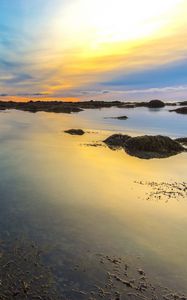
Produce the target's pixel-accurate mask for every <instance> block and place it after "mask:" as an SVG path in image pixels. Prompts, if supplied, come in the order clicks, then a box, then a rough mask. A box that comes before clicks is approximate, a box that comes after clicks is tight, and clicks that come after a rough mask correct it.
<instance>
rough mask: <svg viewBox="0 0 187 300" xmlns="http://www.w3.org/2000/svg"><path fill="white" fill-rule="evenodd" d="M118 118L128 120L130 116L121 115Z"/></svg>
mask: <svg viewBox="0 0 187 300" xmlns="http://www.w3.org/2000/svg"><path fill="white" fill-rule="evenodd" d="M116 119H118V120H127V119H128V117H127V116H120V117H117V118H116Z"/></svg>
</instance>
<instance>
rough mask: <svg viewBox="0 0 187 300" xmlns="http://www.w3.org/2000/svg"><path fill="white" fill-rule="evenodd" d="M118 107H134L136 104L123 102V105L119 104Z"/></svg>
mask: <svg viewBox="0 0 187 300" xmlns="http://www.w3.org/2000/svg"><path fill="white" fill-rule="evenodd" d="M119 107H121V108H135V107H136V104H134V103H127V104H126V103H125V104H123V105H121V106H119Z"/></svg>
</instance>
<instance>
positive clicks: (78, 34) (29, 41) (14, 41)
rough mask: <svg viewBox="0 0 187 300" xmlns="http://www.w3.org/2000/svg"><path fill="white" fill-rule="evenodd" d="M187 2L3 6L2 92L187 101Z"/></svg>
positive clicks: (112, 0) (12, 2) (40, 0)
mask: <svg viewBox="0 0 187 300" xmlns="http://www.w3.org/2000/svg"><path fill="white" fill-rule="evenodd" d="M186 14H187V0H157V1H155V0H0V94H8V95H16V96H23V95H26V96H30V97H32V96H36V94H37V97H39V96H42V97H45V96H46V97H53V96H59V97H67V98H68V97H69V98H71V97H72V98H73V97H75V98H76V97H77V98H80V99H91V98H92V97H95V98H97V99H102V100H103V99H106V100H116V99H117V100H121V99H129V100H130V99H137V100H138V99H145V100H146V99H150V98H162V99H170V100H175V99H186V98H185V97H186V95H187V18H186Z"/></svg>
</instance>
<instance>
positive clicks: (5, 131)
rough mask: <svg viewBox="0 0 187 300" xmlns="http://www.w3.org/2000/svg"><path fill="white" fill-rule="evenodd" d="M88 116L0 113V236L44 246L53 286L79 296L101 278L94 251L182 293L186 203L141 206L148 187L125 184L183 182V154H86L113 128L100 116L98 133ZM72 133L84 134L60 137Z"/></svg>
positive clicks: (102, 150)
mask: <svg viewBox="0 0 187 300" xmlns="http://www.w3.org/2000/svg"><path fill="white" fill-rule="evenodd" d="M111 112H113V111H112V110H111ZM91 113H92V112H91V111H88V113H87V117H86V113H85V112H84V113H83V114H82V113H81V114H79V115H55V114H47V113H38V114H30V113H25V112H17V111H12V112H9V113H6V114H1V120H0V124H1V127H0V131H1V147H0V191H1V200H0V203H1V211H0V228H1V235H0V238H1V239H2V240H5V241H6V240H11V238H15V237H16V236H20V235H22V234H24V235H26V236H27V237H29V239H31V240H34V241H36V242H37V243H39V245H42V247H43V246H49V245H50V246H51V251H50V254H49V255H47V256H46V260H47V262H48V263H49V264H50V265H53V268H54V270H55V274H56V275H57V276H58V280H59V285H60V286H61V288H62V289H65V284H66V285H68V284H70V281H72V282H74V283H76V284H77V286H78V287H79V286H80V287H81V288H84V289H86V288H88V286H90V285H94V284H95V283H96V282H97V281H98V278H100V279H102V278H103V276H104V274H103V273H102V269H101V266H100V263H99V261H98V258H97V256H96V254H98V253H100V254H101V253H102V254H103V255H115V256H116V255H117V256H120V257H124V256H125V257H130V258H131V260H133V259H134V261H136V260H137V257H140V259H141V265H142V266H143V268H145V270H146V272H149V276H150V278H153V279H154V278H157V279H158V280H160V281H161V282H162V284H163V285H167V286H169V287H171V288H172V289H176V290H179V289H180V290H183V291H184V292H187V288H186V287H187V279H186V278H187V253H186V246H187V237H186V230H187V201H186V200H187V199H185V198H184V199H182V200H181V201H177V200H176V199H172V201H169V203H167V204H166V203H165V202H164V201H160V202H154V201H152V202H150V201H146V197H145V194H146V193H147V192H149V187H147V186H146V185H145V186H143V185H142V186H141V187H140V186H139V185H137V184H136V183H135V181H140V180H141V181H154V182H172V181H176V182H182V181H186V179H187V178H186V177H187V174H186V162H187V156H186V154H185V153H184V154H181V155H178V156H176V157H170V158H168V159H164V160H151V161H144V160H140V159H138V158H135V157H130V156H128V155H127V154H126V153H124V151H123V150H120V151H117V152H116V151H115V152H114V151H111V150H110V149H108V148H106V147H87V146H86V145H85V144H88V143H92V142H93V141H99V142H101V141H102V140H104V139H105V138H106V137H107V136H108V135H109V131H107V130H109V126H110V129H112V130H114V131H117V130H118V129H119V128H118V126H117V128H116V124H117V123H107V124H105V120H104V119H102V121H101V119H100V122H101V123H102V126H101V129H102V130H98V129H97V126H99V125H96V124H97V123H96V121H97V120H96V119H95V116H96V115H94V116H93V117H92V118H90V114H91ZM94 113H95V112H94ZM102 115H103V112H102ZM107 122H108V121H107ZM168 122H169V121H168ZM166 124H168V123H167V122H166ZM74 127H75V128H76V127H78V128H83V129H85V130H86V131H89V133H87V134H85V135H84V136H81V137H80V136H78V137H77V136H69V135H66V134H65V133H64V132H63V130H65V129H69V128H74ZM105 129H107V130H105ZM142 129H143V127H142ZM178 129H179V127H178ZM131 130H133V128H132V129H131ZM168 130H171V128H168ZM183 131H185V128H183ZM177 134H178V133H177ZM80 262H81V263H80ZM136 263H137V262H136ZM136 263H135V262H134V264H135V269H136ZM77 264H78V265H79V266H80V264H81V268H82V269H81V270H82V271H80V272H78V273H76V272H74V267H75V268H76V265H77ZM137 265H138V263H137ZM82 266H84V268H85V269H86V272H83V269H84V268H83V267H82ZM68 282H69V283H68ZM68 295H69V294H68ZM76 297H77V298H76ZM78 297H81V296H80V295H79V296H77V295H76V293H75V295H74V296H72V298H71V299H79V298H78ZM80 299H82V298H80Z"/></svg>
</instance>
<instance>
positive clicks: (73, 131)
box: [64, 129, 85, 135]
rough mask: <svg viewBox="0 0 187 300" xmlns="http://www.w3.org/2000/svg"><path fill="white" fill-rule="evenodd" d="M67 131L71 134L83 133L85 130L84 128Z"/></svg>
mask: <svg viewBox="0 0 187 300" xmlns="http://www.w3.org/2000/svg"><path fill="white" fill-rule="evenodd" d="M64 132H65V133H68V134H71V135H83V134H85V132H84V131H83V130H82V129H69V130H65V131H64Z"/></svg>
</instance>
